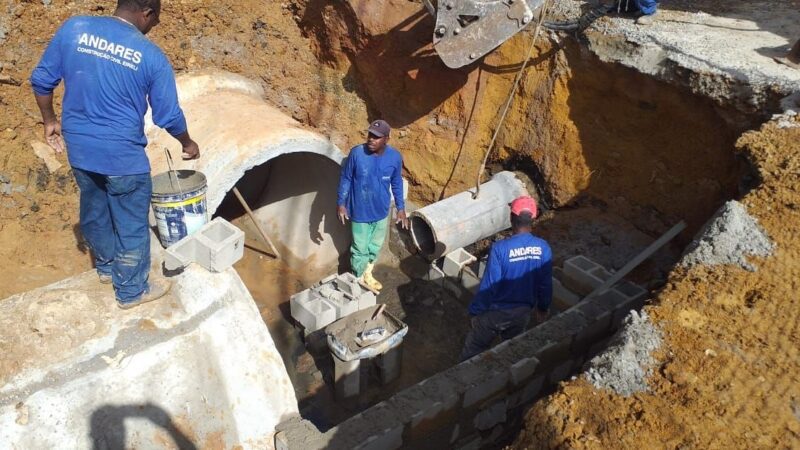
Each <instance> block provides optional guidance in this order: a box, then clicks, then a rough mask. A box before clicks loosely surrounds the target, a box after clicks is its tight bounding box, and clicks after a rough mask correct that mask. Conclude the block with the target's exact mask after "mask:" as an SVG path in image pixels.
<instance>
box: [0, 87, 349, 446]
mask: <svg viewBox="0 0 800 450" xmlns="http://www.w3.org/2000/svg"><path fill="white" fill-rule="evenodd" d="M178 87H179V93H180V97H181V99H182V101H183V107H184V111H185V112H186V115H187V118H188V121H189V127H190V131H191V134H192V136H193V138H194V139H195V140H196V141H197V142H198V143H199V144H200V146H201V151H202V158H201V159H200V160H197V161H188V162H187V161H181V159H180V148H179V147H180V146H179V144H178V143H177V142H176V141H175V140H174V139H172V138H171V137H169V136H168V135H166V133H165V132H163V131H162V130H160V129H157V128H155V127H153V126H152V125H150V126H148V127H147V134H148V138H149V140H150V145H149V146H148V155H149V156H150V159H151V162H152V168H153V172H154V173H159V172H163V171H165V170H167V160H166V157H165V154H164V150H163V149H164V147H166V148H169V149H170V151H171V153H172V155H173V158H174V160H175V168H176V169H194V170H200V171H202V172H203V173H204V174H205V175H206V177H207V178H208V194H207V196H208V206H209V211H210V212H211V213H214V212H215V211H216V210H217V209H218V208H219V207H220V205H222V204H223V201H224V200H225V198H226V195H227V193H228V192H229V191H230V190H231V189H232V188H233V187H234V186H237V185H238V186H239V187H240V189H241V190H242V192H243V195H245V196H246V198H248V201H250V202H251V203H252V206H253V207H254V208H255V210H256V215H257V216H258V217H259V220H260V221H261V223H262V224H264V226H265V228H266V229H267V232H268V233H270V234H271V235H272V237H273V239H274V240H277V241H278V242H276V244H278V245H279V247H281V249H282V250H284V251H285V252H286V253H287V254H289V255H290V258H289V261H290V262H292V261H293V262H294V263H295V264H303V263H307V264H306V265H317V266H319V267H322V266H325V265H330V264H335V263H336V261H337V260H338V257H339V254H340V252H339V251H340V250H341V249H343V248H346V245H347V242H346V241H347V238H348V233H347V232H346V228H345V227H344V226H342V225H340V224H338V222H337V221H336V218H335V191H336V182H337V180H338V173H339V167H340V163H341V161H342V159H343V155H342V154H341V152H340V151H339V150H338V149H337V148H336V147H335V146H333V145H332V144H331V143H330V142H328V141H327V140H326V139H325V138H324V137H322V136H320V135H318V134H316V133H313V132H311V131H308V130H305V129H303V128H302V127H301V125H300V124H299V123H298V122H296V121H294V120H293V119H291V118H289V117H287V116H285V115H283V114H282V113H280V112H279V111H277V110H276V109H274V108H271V107H270V106H268V105H267V104H266V103H265V102H264V100H263V98H262V95H261V89H260V88H259V86H258V85H257V84H255V83H253V82H250V81H248V80H246V79H244V78H241V77H238V76H235V75H231V74H227V73H217V72H207V73H201V74H194V75H188V76H183V77H180V78H179V79H178ZM331 219H332V220H331ZM152 247H153V257H154V260H153V270H158V269H159V268H160V264H161V261H160V258H161V254H162V253H163V251H162V249H161V248H160V246H159V245H158V241H157V239H153V245H152ZM173 280H174V283H175V284H174V288H173V290H172V292H171V293H170V294H169V295H168V296H167V297H165V298H164V299H161V300H159V301H157V302H153V303H151V304H146V305H143V306H140V307H137V308H135V309H132V310H130V311H120V310H118V309H117V307H116V306H115V301H114V294H113V291H112V289H111V287H110V286H108V285H101V284H100V283H99V282H98V280H97V276H96V274H95V273H94V272H93V271H92V272H86V273H84V274H81V275H78V276H75V277H72V278H69V279H67V280H64V281H62V282H60V283H56V284H54V285H51V286H47V287H44V288H40V289H37V290H33V291H30V292H26V293H23V294H19V295H16V296H13V297H10V298H8V299H5V300H3V301H0V449H5V448H13V449H17V448H19V449H22V448H90V447H92V446H94V448H123V447H124V448H190V447H191V446H192V445H194V446H196V447H197V448H235V447H236V448H238V447H241V448H272V447H273V445H274V442H273V434H274V429H275V425H276V424H278V423H279V422H281V421H282V420H283V419H285V418H286V417H288V416H289V415H291V414H296V413H297V411H298V405H297V399H296V397H295V394H294V389H293V387H292V385H291V381H290V379H289V377H288V375H287V372H286V368H285V367H284V365H283V362H282V359H281V356H280V354H279V353H278V351H277V349H276V347H275V343H274V342H273V340H272V337H271V336H270V334H269V332H268V330H267V328H266V326H265V325H264V322H263V321H262V319H261V317H260V315H259V311H258V309H257V307H256V305H255V302H254V301H253V298H252V297H251V295H250V293H249V292H248V290H247V288H246V287H245V286H244V284H243V283H242V281H241V279H240V278H239V276H238V274H237V273H236V272H235V270H233V269H228V270H227V271H225V272H222V273H218V274H212V273H208V272H206V271H205V270H203V269H202V268H199V267H196V266H190V267H189V268H187V270H186V271H185V272H184V273H182V274H180V275H178V276H177V277H175V278H173ZM237 446H238V447H237Z"/></svg>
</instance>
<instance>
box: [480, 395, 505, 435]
mask: <svg viewBox="0 0 800 450" xmlns="http://www.w3.org/2000/svg"><path fill="white" fill-rule="evenodd" d="M507 409H508V405H507V404H506V400H505V399H503V400H499V401H497V402H494V403H492V405H491V406H489V407H488V408H485V409H483V410H481V411H480V412H479V413H478V414H476V415H475V418H474V419H473V425H475V428H476V429H477V430H480V431H485V430H488V429H491V428H492V427H494V426H495V425H497V424H500V423H503V422H505V421H506V410H507Z"/></svg>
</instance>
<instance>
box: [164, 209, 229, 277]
mask: <svg viewBox="0 0 800 450" xmlns="http://www.w3.org/2000/svg"><path fill="white" fill-rule="evenodd" d="M242 256H244V232H243V231H242V230H240V229H239V228H237V227H235V226H233V225H232V224H231V223H230V222H228V221H227V220H225V219H223V218H222V217H217V218H216V219H214V220H212V221H211V222H209V223H207V224H205V225H203V226H202V227H201V228H200V229H199V230H197V232H195V233H193V234H191V235H189V236H186V237H185V238H183V239H181V240H180V241H178V242H176V243H175V244H174V245H172V246H170V247H169V248H167V250H166V252H165V255H164V267H165V268H166V269H167V270H177V269H180V268H182V267H186V266H188V265H189V264H191V263H193V262H194V263H197V264H199V265H201V266H203V267H204V268H205V269H206V270H209V271H211V272H222V271H223V270H225V269H227V268H228V267H231V266H232V265H233V264H234V263H235V262H236V261H238V260H240V259H242Z"/></svg>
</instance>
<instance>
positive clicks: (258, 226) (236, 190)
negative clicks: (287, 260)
mask: <svg viewBox="0 0 800 450" xmlns="http://www.w3.org/2000/svg"><path fill="white" fill-rule="evenodd" d="M233 194H234V195H236V198H238V199H239V203H241V204H242V208H244V210H245V211H247V215H248V216H250V220H252V221H253V223H254V224H255V225H256V229H257V230H258V232H259V233H260V234H261V237H262V238H263V239H264V241H266V243H267V244H269V248H270V249H271V250H272V253H274V254H273V255H271V256H274V257H275V258H280V257H281V254H280V253H278V249H276V248H275V244H273V243H272V240H270V238H269V236H267V233H265V232H264V230H263V229H262V228H261V224H259V223H258V220H256V216H255V214H253V211H252V210H251V209H250V206H248V205H247V202H246V201H244V197H242V194H241V192H239V188H237V187H236V186H234V187H233Z"/></svg>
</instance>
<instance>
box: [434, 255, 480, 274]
mask: <svg viewBox="0 0 800 450" xmlns="http://www.w3.org/2000/svg"><path fill="white" fill-rule="evenodd" d="M475 261H477V258H476V257H475V256H473V255H471V254H470V253H469V252H467V251H466V250H464V249H463V248H457V249H455V250H453V251H452V252H450V253H448V254H446V255H444V261H443V262H442V271H443V272H444V274H445V275H447V276H449V277H458V276H460V275H461V270H462V269H463V268H464V266H466V265H467V264H470V263H473V262H475Z"/></svg>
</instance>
